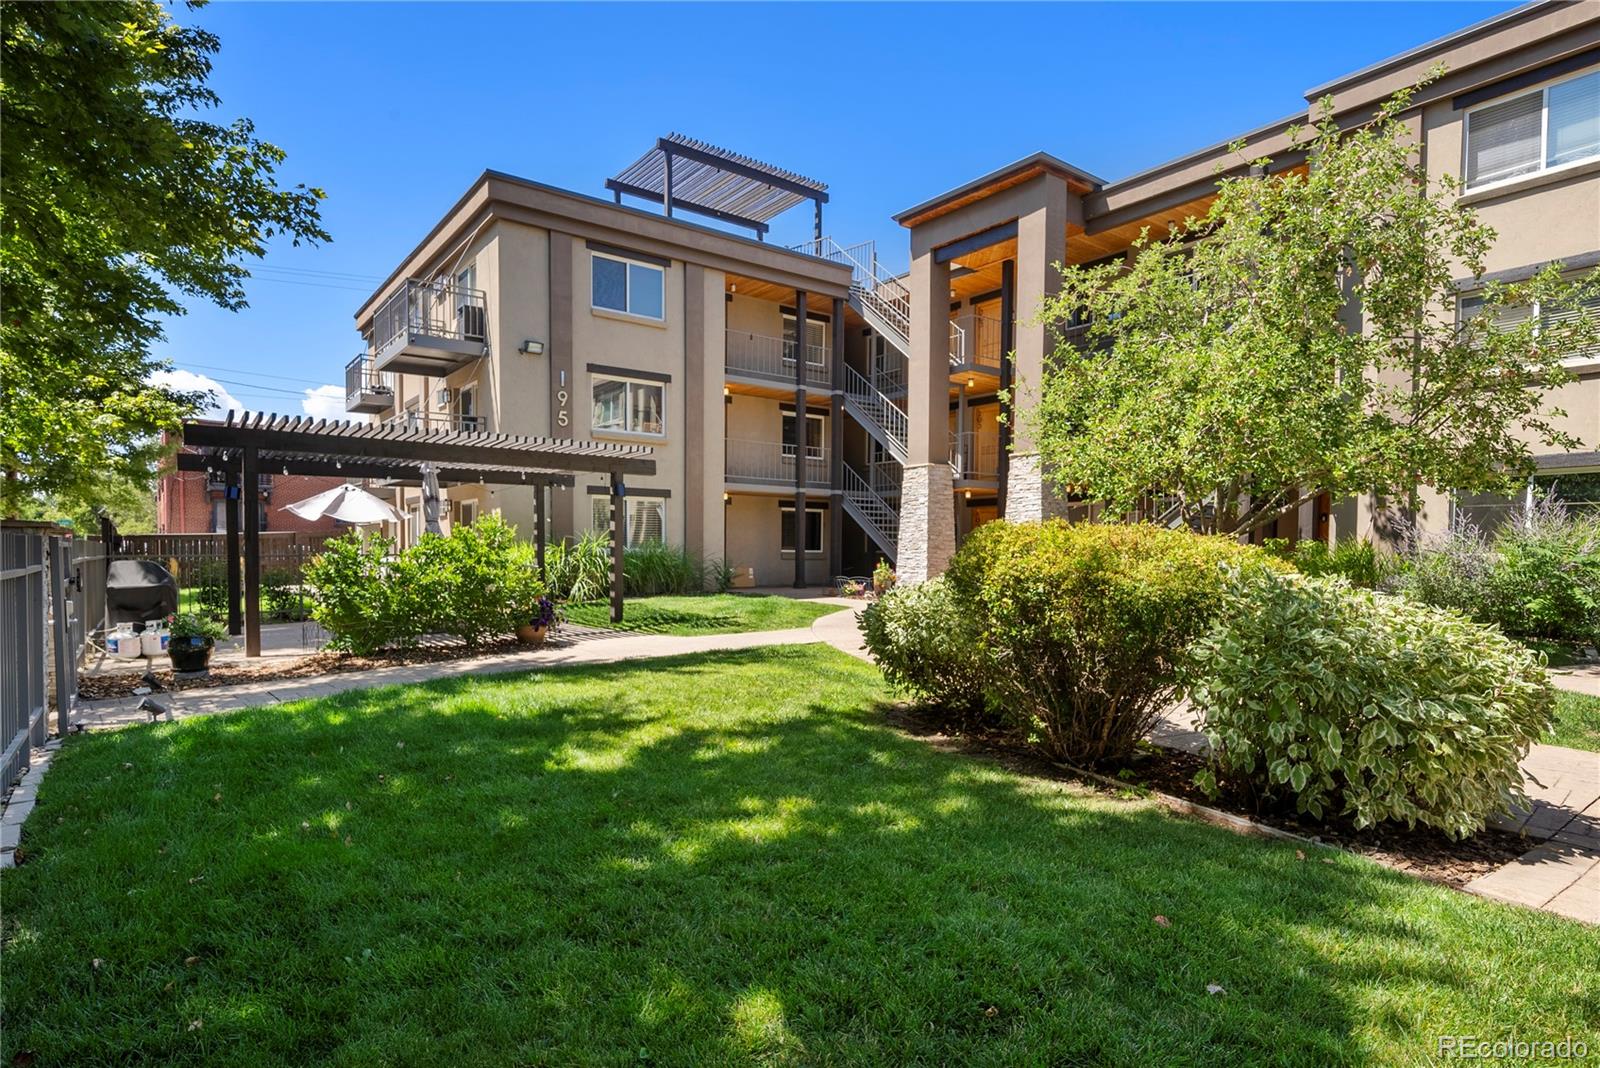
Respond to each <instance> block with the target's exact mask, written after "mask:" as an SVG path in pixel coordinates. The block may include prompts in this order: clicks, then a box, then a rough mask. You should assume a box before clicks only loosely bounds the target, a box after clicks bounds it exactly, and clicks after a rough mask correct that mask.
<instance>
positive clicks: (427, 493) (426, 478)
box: [422, 464, 444, 534]
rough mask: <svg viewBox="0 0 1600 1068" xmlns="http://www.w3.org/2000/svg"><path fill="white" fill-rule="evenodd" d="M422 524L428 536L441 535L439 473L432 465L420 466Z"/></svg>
mask: <svg viewBox="0 0 1600 1068" xmlns="http://www.w3.org/2000/svg"><path fill="white" fill-rule="evenodd" d="M422 522H423V530H424V532H426V533H428V534H443V533H444V527H442V526H440V525H439V473H438V472H437V471H435V470H434V467H433V465H432V464H423V465H422Z"/></svg>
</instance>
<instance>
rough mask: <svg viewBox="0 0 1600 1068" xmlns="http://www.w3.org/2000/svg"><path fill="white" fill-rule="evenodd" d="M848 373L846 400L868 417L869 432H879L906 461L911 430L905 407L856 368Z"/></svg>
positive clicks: (849, 369)
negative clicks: (890, 397) (882, 391)
mask: <svg viewBox="0 0 1600 1068" xmlns="http://www.w3.org/2000/svg"><path fill="white" fill-rule="evenodd" d="M844 372H845V374H844V395H845V400H847V401H850V402H852V403H853V405H854V406H855V408H857V409H858V410H859V412H860V414H862V415H864V416H865V417H866V418H865V419H864V420H863V421H864V423H865V424H866V426H867V429H868V431H876V434H875V435H874V436H875V437H877V438H878V440H879V441H881V442H883V443H884V444H885V445H887V446H888V447H889V449H890V451H891V452H894V453H895V454H896V457H897V458H898V459H900V460H902V461H903V460H904V459H905V456H906V442H907V441H908V440H909V439H910V433H911V431H910V425H909V421H908V419H907V417H906V413H905V410H904V409H903V408H901V407H900V406H899V405H898V404H896V403H895V402H894V401H892V400H890V399H889V398H888V397H887V396H885V395H884V394H883V393H881V392H879V391H878V390H877V389H876V388H874V386H873V385H872V383H871V382H870V381H868V380H867V377H866V376H865V375H863V374H862V373H861V372H860V371H857V370H856V369H855V368H854V367H846V368H845V369H844Z"/></svg>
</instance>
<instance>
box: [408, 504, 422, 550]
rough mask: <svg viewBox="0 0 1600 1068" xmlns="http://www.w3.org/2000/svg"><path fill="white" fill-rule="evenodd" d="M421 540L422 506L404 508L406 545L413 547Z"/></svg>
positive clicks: (415, 505)
mask: <svg viewBox="0 0 1600 1068" xmlns="http://www.w3.org/2000/svg"><path fill="white" fill-rule="evenodd" d="M421 540H422V505H420V504H413V505H410V506H409V507H407V508H406V544H407V545H415V544H416V543H417V542H419V541H421Z"/></svg>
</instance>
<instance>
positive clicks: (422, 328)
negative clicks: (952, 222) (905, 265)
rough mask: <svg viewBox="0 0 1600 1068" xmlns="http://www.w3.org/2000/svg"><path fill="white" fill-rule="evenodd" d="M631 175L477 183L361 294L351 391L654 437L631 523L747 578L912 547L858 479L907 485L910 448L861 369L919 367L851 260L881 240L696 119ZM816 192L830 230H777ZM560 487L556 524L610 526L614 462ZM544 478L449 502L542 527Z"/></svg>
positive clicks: (467, 419)
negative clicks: (853, 399) (843, 222)
mask: <svg viewBox="0 0 1600 1068" xmlns="http://www.w3.org/2000/svg"><path fill="white" fill-rule="evenodd" d="M607 186H608V189H609V191H610V192H611V194H612V195H611V199H610V200H606V199H602V198H597V197H591V196H586V195H583V194H580V193H575V192H571V191H567V190H562V189H556V188H553V187H551V186H547V185H541V184H539V183H537V182H532V181H527V180H525V179H521V178H516V177H513V176H511V175H505V174H499V173H494V172H488V173H485V174H484V175H483V176H482V177H480V178H479V179H478V180H477V181H476V182H474V183H473V185H472V188H471V189H469V190H468V191H467V193H466V194H465V195H464V196H463V197H462V198H461V199H460V200H459V201H458V202H457V203H456V204H455V205H454V206H453V207H452V208H451V209H450V210H449V211H448V212H447V213H446V214H445V216H444V217H443V218H442V219H441V220H440V221H439V222H438V224H437V225H436V226H434V228H433V229H432V231H431V232H429V233H428V234H427V236H426V237H425V238H424V239H423V241H422V242H421V244H419V245H418V246H417V247H416V249H415V250H413V252H412V253H411V254H410V255H408V256H407V257H406V258H405V260H404V261H403V262H402V263H401V264H400V265H399V266H398V267H396V269H395V270H394V273H393V274H392V275H391V276H390V278H389V279H388V280H387V281H386V282H385V283H384V284H383V285H382V286H381V287H380V288H379V290H378V291H377V292H376V293H374V294H373V295H372V297H371V298H370V299H369V300H368V301H367V302H366V303H365V304H364V305H363V306H362V307H361V309H360V310H359V312H358V313H357V316H356V322H357V327H358V329H359V330H360V332H361V333H362V335H363V337H364V338H365V340H366V347H365V351H363V352H361V353H360V354H359V355H358V356H357V357H356V358H355V359H353V360H352V361H351V362H350V363H349V365H348V366H347V367H346V386H347V407H348V409H349V411H351V412H352V413H357V414H361V415H365V416H368V417H371V418H374V419H377V420H380V421H392V422H394V423H396V424H398V425H403V426H413V427H423V428H436V429H449V430H452V431H455V432H459V433H466V434H497V433H511V434H522V435H533V436H549V437H558V438H593V439H602V440H615V441H625V442H632V443H644V444H648V445H650V446H651V447H652V448H653V449H654V450H655V460H656V466H657V473H656V475H655V476H654V477H651V478H641V479H637V480H631V481H630V482H629V484H628V487H627V506H626V509H625V511H626V529H625V531H624V536H625V537H626V539H627V541H628V543H629V544H638V543H641V542H645V541H651V540H662V541H666V542H669V543H671V544H681V545H683V546H685V547H687V548H688V549H689V550H690V551H691V552H694V553H697V554H700V555H702V556H705V557H708V558H712V557H714V558H717V559H720V560H723V561H726V563H727V564H728V565H729V566H730V567H732V568H734V569H735V571H736V573H737V574H738V576H739V577H740V581H741V582H742V583H744V584H751V585H778V584H782V585H791V584H814V585H821V584H828V583H830V582H831V581H832V580H833V577H834V576H836V575H839V574H845V573H857V574H859V573H864V572H865V571H868V570H870V568H871V567H872V565H873V563H874V562H875V561H876V560H877V559H879V558H883V557H887V558H892V557H893V555H894V542H893V533H894V532H893V529H892V526H889V525H888V520H887V519H886V518H885V517H884V515H883V513H882V512H880V511H873V510H872V509H871V505H870V504H868V503H862V502H868V501H869V500H876V498H870V497H869V496H867V495H861V494H858V495H857V496H858V498H859V501H857V500H852V499H851V498H850V497H849V496H848V495H847V494H846V492H845V491H846V487H847V486H849V485H853V484H857V483H859V484H861V485H866V484H867V483H869V482H870V480H871V479H872V478H874V477H876V478H877V479H878V480H879V481H880V482H881V483H885V484H887V483H889V482H892V483H893V485H894V486H895V487H896V488H898V485H899V475H898V471H894V470H891V469H890V468H889V467H888V466H886V461H884V460H883V453H884V450H883V448H882V446H881V445H880V446H879V448H878V450H877V451H874V450H873V449H872V448H871V447H870V444H869V443H870V442H871V441H873V440H876V439H874V438H873V437H872V435H871V434H870V433H867V432H865V431H864V430H863V429H862V427H861V425H860V424H859V423H855V422H853V420H852V417H851V416H849V415H847V413H846V406H845V405H846V392H845V384H846V381H847V378H848V379H850V380H859V381H860V382H863V383H870V382H871V381H878V382H879V383H880V384H883V385H885V386H888V385H889V380H890V379H891V378H893V377H894V375H895V374H896V373H897V374H898V381H899V383H900V388H902V389H903V387H904V368H903V366H901V367H900V368H899V369H898V372H895V371H892V370H891V369H889V368H888V366H887V362H886V359H880V361H879V366H878V369H876V370H875V369H874V365H873V359H874V357H873V352H874V351H875V347H874V345H873V342H872V336H871V330H870V326H869V324H868V323H867V322H866V320H865V319H863V318H862V316H861V315H860V313H859V312H858V311H857V310H855V309H854V308H853V307H852V306H851V303H850V297H851V288H852V268H851V266H850V262H849V256H850V255H855V256H862V257H866V258H868V259H869V261H870V259H871V257H872V250H871V248H870V246H861V247H859V248H857V249H855V250H852V251H851V252H850V253H849V254H840V253H841V251H842V250H837V249H834V247H833V246H832V245H831V244H828V243H825V242H823V241H822V240H821V237H820V233H821V230H820V226H821V219H822V211H823V207H824V205H825V204H826V202H827V187H826V186H825V185H823V184H822V183H820V182H816V181H814V180H812V179H808V178H804V177H802V176H800V175H797V174H793V173H791V172H788V171H783V170H780V169H778V168H775V167H770V166H768V165H766V164H762V163H759V162H757V161H755V160H750V159H748V158H745V157H742V156H737V155H735V154H733V153H731V152H726V151H724V150H721V149H716V148H714V147H712V146H709V145H704V144H701V143H699V142H694V141H690V140H688V139H686V138H680V137H676V136H674V137H671V138H663V139H661V140H660V141H659V142H658V143H657V144H656V146H654V147H653V148H651V149H650V150H649V151H648V152H647V153H645V155H644V156H643V157H641V159H640V160H639V161H637V162H636V163H634V164H633V165H631V166H630V167H628V168H627V169H625V170H624V171H622V172H621V173H620V174H619V175H617V177H615V178H613V179H611V180H610V181H609V182H608V183H607ZM625 195H626V196H627V197H628V198H630V199H634V200H637V199H644V200H647V201H653V202H654V203H656V204H659V205H660V211H659V213H658V212H657V211H649V210H643V209H640V208H638V207H634V206H630V205H629V204H625V203H624V202H623V197H624V196H625ZM804 206H810V207H811V208H812V211H813V213H814V221H815V224H816V233H817V235H818V236H817V239H816V240H814V241H813V242H810V243H808V245H807V246H806V247H805V248H804V249H799V250H796V249H788V248H782V247H778V246H776V245H773V244H770V243H768V242H766V241H765V240H764V238H765V234H766V232H767V230H768V223H769V221H770V220H771V219H772V218H774V217H775V216H776V215H778V214H780V213H782V212H784V211H788V210H791V209H794V208H799V207H804ZM687 215H698V216H700V217H702V218H710V219H712V220H714V221H716V222H720V223H723V224H729V225H734V226H739V227H742V228H745V229H748V230H749V231H750V232H751V234H752V235H753V236H750V237H746V236H744V235H742V234H738V233H731V232H728V231H726V230H723V229H718V228H715V227H713V226H710V225H703V224H701V223H699V222H695V221H690V220H689V219H687V218H685V216H687ZM821 252H829V253H830V255H819V254H818V253H821ZM877 348H881V346H878V347H877ZM862 396H865V394H862ZM864 410H865V409H861V408H857V411H858V412H860V411H864ZM847 423H849V424H851V425H849V426H847ZM874 429H876V428H874ZM879 433H880V434H881V431H880V432H879ZM874 463H877V464H879V465H880V466H879V467H877V468H874V467H873V464H874ZM392 489H393V492H394V494H395V501H396V505H397V507H398V508H399V510H400V511H401V513H402V514H403V515H405V516H407V522H406V524H405V527H404V529H402V530H401V531H399V532H398V534H399V537H400V538H401V540H402V542H406V541H411V540H414V539H415V538H417V537H418V536H420V532H421V529H422V509H421V498H420V490H419V489H418V488H417V487H416V486H395V487H392ZM547 492H549V494H550V497H549V499H548V501H547V502H546V503H547V508H548V512H547V514H548V515H549V517H550V524H551V527H550V529H551V534H552V536H553V537H557V538H561V537H572V536H575V535H579V534H581V533H583V532H585V531H588V530H606V529H609V513H608V511H607V504H608V498H607V497H606V487H605V486H604V485H603V484H602V483H601V482H600V481H599V479H598V478H597V479H596V480H595V481H594V484H593V485H585V484H582V482H581V481H580V484H579V485H578V486H576V487H575V488H574V489H572V490H550V491H547ZM533 493H534V491H533V490H531V489H530V490H527V491H521V492H519V491H518V490H517V489H516V488H515V487H485V486H481V485H460V484H457V485H449V486H446V487H445V488H444V496H445V498H446V504H447V507H446V510H445V515H446V522H447V523H448V522H471V521H473V519H475V518H476V517H477V516H480V515H484V514H487V513H489V512H497V513H500V514H502V515H503V516H505V517H506V518H507V519H508V520H510V521H511V522H514V523H516V524H517V525H518V526H519V528H521V529H523V530H531V529H532V525H533V521H534V520H533V517H534V501H533ZM875 519H877V520H880V521H881V525H880V523H875V522H874V520H875ZM886 528H887V529H886Z"/></svg>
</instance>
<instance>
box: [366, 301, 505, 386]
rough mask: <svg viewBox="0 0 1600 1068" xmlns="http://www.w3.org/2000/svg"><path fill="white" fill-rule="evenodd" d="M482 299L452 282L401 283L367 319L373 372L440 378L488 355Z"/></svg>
mask: <svg viewBox="0 0 1600 1068" xmlns="http://www.w3.org/2000/svg"><path fill="white" fill-rule="evenodd" d="M488 307H489V305H488V299H487V298H486V297H485V296H484V293H483V290H481V289H467V288H466V287H464V286H458V285H456V284H455V283H454V282H419V281H417V280H416V279H407V280H406V282H405V283H404V284H403V285H402V286H401V287H400V288H399V290H397V291H396V292H395V294H394V295H393V296H391V297H390V298H389V299H388V300H386V301H384V302H383V304H382V305H381V306H380V307H379V308H378V311H377V313H376V314H375V315H373V317H372V352H373V360H372V364H373V370H375V371H380V372H382V371H387V372H391V373H394V372H398V373H401V374H417V375H434V376H439V377H442V376H444V375H447V374H449V373H450V372H452V371H455V370H457V369H459V368H461V367H463V366H465V365H466V364H468V363H471V362H472V361H473V360H476V359H479V358H481V357H483V356H485V355H487V354H488V351H489V346H488V340H489V337H488V323H489V313H488Z"/></svg>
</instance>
